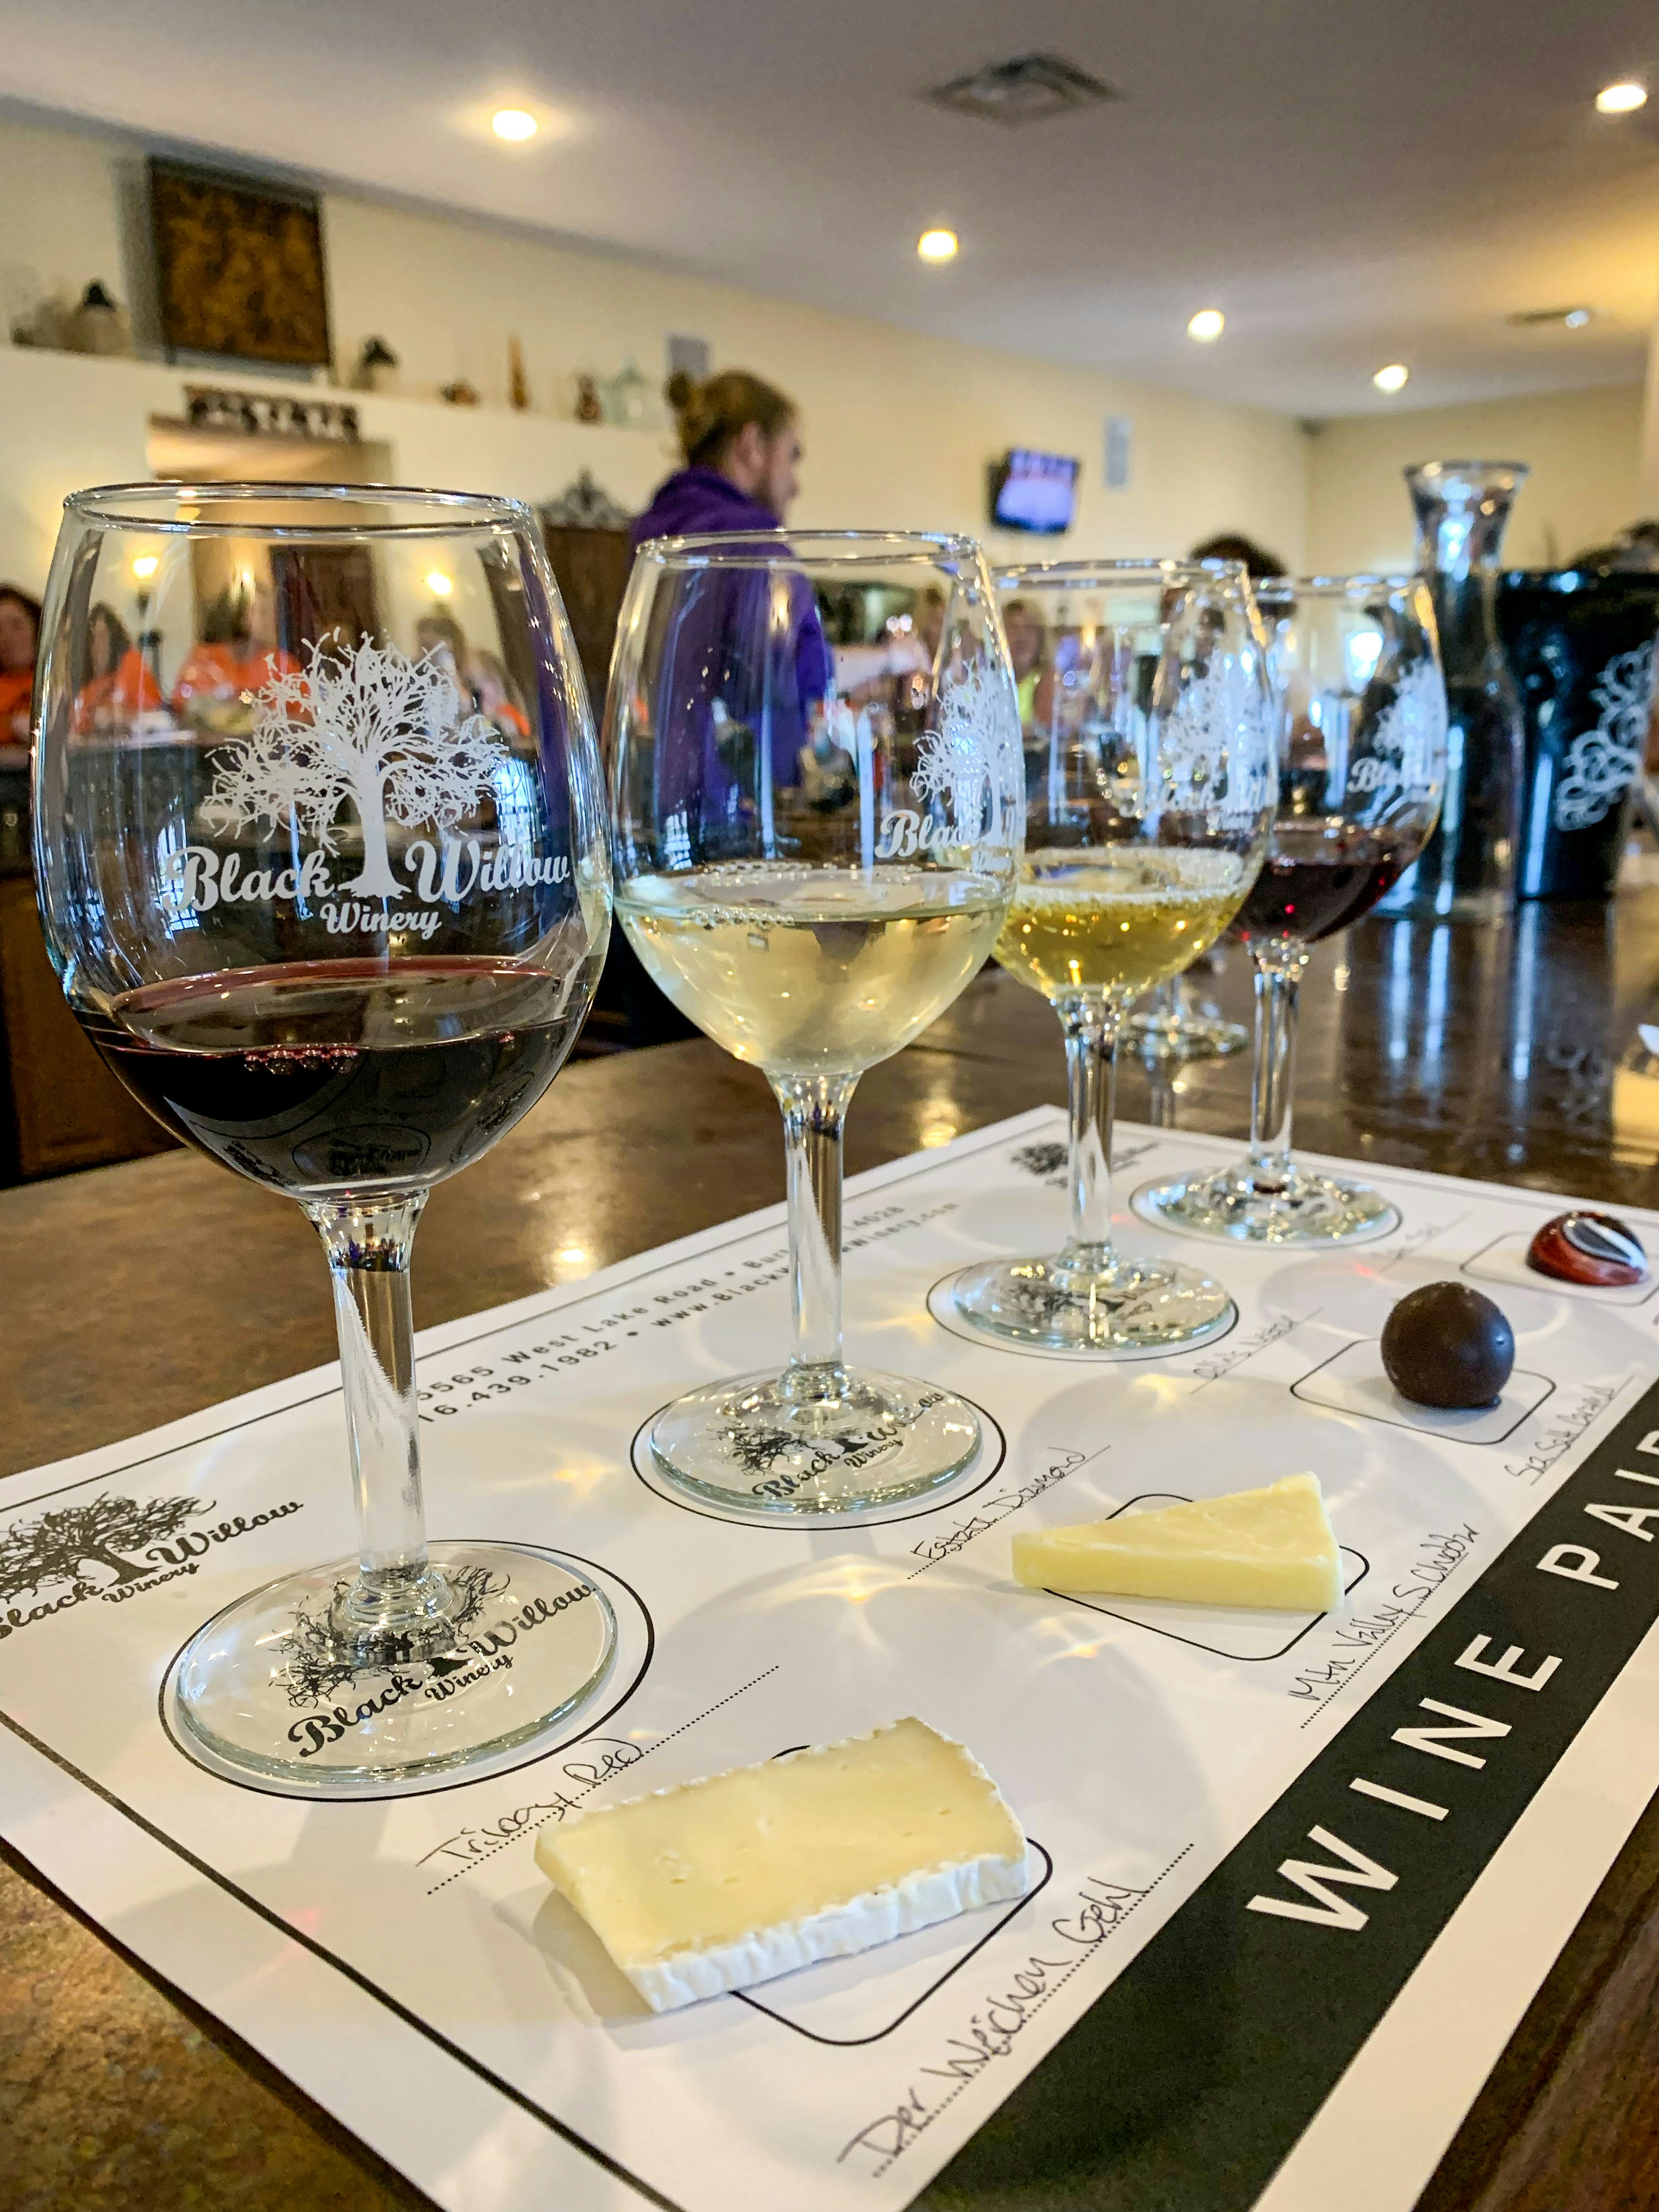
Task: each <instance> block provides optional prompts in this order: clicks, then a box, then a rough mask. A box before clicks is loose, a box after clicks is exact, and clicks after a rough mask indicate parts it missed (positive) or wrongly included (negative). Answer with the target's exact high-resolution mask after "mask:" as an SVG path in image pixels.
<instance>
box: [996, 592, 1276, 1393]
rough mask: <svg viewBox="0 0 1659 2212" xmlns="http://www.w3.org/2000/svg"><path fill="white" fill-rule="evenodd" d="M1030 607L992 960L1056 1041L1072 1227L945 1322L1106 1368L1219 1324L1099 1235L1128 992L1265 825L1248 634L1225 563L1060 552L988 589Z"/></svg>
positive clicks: (1195, 1277)
mask: <svg viewBox="0 0 1659 2212" xmlns="http://www.w3.org/2000/svg"><path fill="white" fill-rule="evenodd" d="M1000 589H1001V591H1002V592H1003V594H1004V598H1005V600H1006V599H1008V598H1010V597H1014V596H1018V597H1022V598H1024V599H1030V600H1031V601H1032V602H1034V603H1035V604H1036V605H1040V606H1041V607H1042V610H1043V612H1044V617H1045V620H1044V628H1045V630H1046V633H1047V635H1048V641H1049V644H1048V666H1047V668H1046V669H1045V671H1043V672H1042V676H1041V678H1040V679H1039V681H1038V682H1037V684H1036V688H1035V691H1034V695H1033V702H1032V714H1031V717H1030V725H1029V726H1030V729H1031V731H1032V732H1034V733H1035V738H1036V742H1035V744H1028V746H1027V750H1026V757H1025V770H1026V837H1025V853H1024V861H1023V864H1022V866H1021V870H1020V882H1019V886H1018V890H1016V892H1015V894H1014V899H1013V903H1012V907H1011V908H1010V910H1009V915H1008V920H1007V921H1006V925H1005V926H1004V927H1003V930H1002V933H1001V935H1000V937H999V938H998V939H997V947H996V952H997V958H998V959H999V960H1000V962H1001V963H1002V965H1003V966H1004V967H1005V968H1006V969H1008V970H1009V972H1010V973H1011V974H1012V975H1017V976H1018V978H1019V980H1020V981H1022V982H1024V983H1027V984H1029V985H1030V987H1031V988H1032V989H1033V990H1036V991H1041V992H1042V994H1043V995H1044V996H1045V997H1046V998H1047V999H1048V1001H1049V1003H1050V1005H1051V1006H1053V1007H1054V1011H1055V1012H1056V1013H1057V1014H1058V1015H1059V1016H1060V1025H1061V1027H1062V1029H1063V1030H1064V1031H1065V1035H1066V1066H1067V1070H1068V1076H1069V1085H1068V1087H1069V1091H1070V1110H1071V1165H1070V1170H1069V1178H1070V1190H1071V1225H1070V1232H1069V1234H1068V1236H1067V1238H1066V1243H1065V1245H1064V1247H1063V1248H1062V1249H1061V1250H1060V1251H1059V1252H1057V1253H1054V1254H1053V1255H1049V1256H1047V1257H1044V1258H1041V1259H1017V1260H1006V1261H992V1262H989V1263H987V1264H984V1265H981V1266H978V1267H972V1268H969V1270H968V1271H967V1273H964V1274H963V1275H961V1276H959V1277H958V1278H957V1282H956V1285H955V1287H954V1292H953V1295H954V1298H955V1302H956V1307H957V1312H958V1313H959V1314H960V1315H961V1316H962V1317H963V1320H965V1321H967V1322H970V1323H971V1324H972V1325H973V1326H974V1327H975V1328H978V1329H981V1330H983V1331H984V1332H985V1334H987V1336H990V1337H993V1338H995V1339H998V1340H1001V1341H1002V1342H1004V1343H1007V1344H1012V1345H1024V1346H1036V1347H1040V1348H1042V1349H1044V1350H1048V1351H1054V1352H1075V1353H1081V1354H1100V1355H1103V1356H1104V1357H1107V1358H1122V1357H1126V1356H1133V1355H1134V1354H1137V1353H1143V1352H1156V1351H1159V1350H1164V1349H1167V1348H1169V1347H1171V1346H1179V1345H1189V1344H1201V1343H1204V1342H1206V1341H1207V1340H1209V1339H1210V1338H1211V1337H1213V1336H1216V1335H1218V1334H1220V1332H1221V1331H1222V1330H1223V1329H1225V1328H1228V1327H1230V1326H1231V1320H1232V1316H1233V1306H1232V1302H1231V1299H1230V1298H1229V1297H1228V1296H1227V1293H1226V1291H1225V1290H1223V1288H1222V1287H1221V1285H1220V1284H1218V1283H1217V1282H1214V1281H1212V1279H1210V1278H1209V1277H1208V1276H1206V1275H1204V1274H1201V1273H1198V1272H1197V1271H1196V1270H1194V1269H1193V1268H1189V1267H1180V1266H1177V1265H1176V1264H1174V1263H1173V1262H1170V1261H1164V1260H1157V1259H1149V1258H1144V1257H1140V1256H1139V1255H1132V1254H1128V1253H1121V1252H1119V1251H1118V1250H1116V1249H1115V1247H1114V1244H1113V1242H1112V1228H1111V1222H1112V1194H1111V1151H1112V1092H1113V1082H1114V1077H1115V1054H1116V1049H1117V1041H1118V1036H1119V1032H1120V1030H1121V1026H1122V1024H1123V1018H1124V1015H1125V1013H1126V1012H1127V1009H1128V1006H1129V1005H1130V1003H1131V1001H1132V1000H1134V999H1136V998H1138V997H1139V994H1141V993H1142V992H1143V991H1146V990H1148V989H1150V988H1151V987H1152V986H1153V985H1155V984H1157V983H1160V982H1162V981H1164V980H1165V978H1167V977H1169V976H1172V975H1176V974H1177V973H1178V972H1179V971H1180V970H1181V969H1183V968H1185V967H1186V966H1187V965H1188V963H1189V962H1190V961H1192V960H1193V959H1194V957H1196V956H1197V955H1198V954H1199V953H1200V952H1202V951H1204V950H1205V949H1206V947H1207V946H1208V945H1212V944H1213V943H1214V941H1215V940H1216V939H1217V938H1218V937H1219V936H1220V934H1221V933H1222V931H1223V930H1224V929H1225V927H1227V924H1228V923H1229V921H1231V919H1232V917H1233V915H1234V914H1235V912H1236V911H1237V908H1238V906H1239V903H1240V902H1241V901H1242V900H1243V897H1244V896H1245V894H1246V892H1247V891H1248V890H1249V887H1250V884H1251V883H1252V881H1253V880H1254V878H1255V872H1256V869H1257V867H1258V866H1260V864H1261V855H1262V854H1263V852H1264V851H1265V849H1266V846H1267V830H1268V826H1269V824H1270V823H1271V822H1272V819H1273V789H1274V777H1273V765H1274V754H1273V720H1272V714H1271V695H1270V693H1269V690H1268V685H1267V669H1266V653H1265V651H1264V649H1263V643H1262V636H1261V629H1260V626H1259V623H1258V622H1257V618H1256V614H1255V607H1254V605H1253V602H1252V600H1251V597H1250V592H1249V584H1248V582H1247V580H1246V579H1245V575H1244V571H1243V568H1242V567H1241V566H1240V565H1239V564H1238V563H1237V562H1220V561H1209V562H1177V561H1149V562H1133V561H1126V562H1116V561H1102V562H1055V563H1054V564H1052V565H1048V566H1043V567H1036V568H1018V569H1014V570H1012V571H1009V572H1007V573H1006V574H1004V575H1003V576H1002V577H1001V578H1000Z"/></svg>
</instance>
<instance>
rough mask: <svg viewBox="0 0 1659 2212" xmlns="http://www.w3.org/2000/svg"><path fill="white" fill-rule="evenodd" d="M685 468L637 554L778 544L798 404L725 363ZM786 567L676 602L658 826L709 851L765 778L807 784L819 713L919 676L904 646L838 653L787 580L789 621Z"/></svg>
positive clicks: (683, 425) (683, 439) (712, 579)
mask: <svg viewBox="0 0 1659 2212" xmlns="http://www.w3.org/2000/svg"><path fill="white" fill-rule="evenodd" d="M679 427H680V447H681V451H682V452H683V453H684V456H685V465H684V467H683V468H680V469H677V470H676V471H674V473H673V475H672V476H671V477H666V478H665V480H664V482H663V483H660V484H659V485H658V487H657V489H656V490H655V491H654V492H653V495H652V497H651V503H650V505H649V506H648V507H647V508H646V510H645V512H644V513H643V514H641V515H640V516H638V517H637V518H636V519H635V522H634V524H633V526H632V527H631V529H630V531H629V539H630V542H631V543H632V544H633V545H634V546H635V549H637V548H638V547H639V546H641V545H642V544H645V543H646V542H647V540H649V539H651V538H700V537H707V536H720V537H732V538H738V539H741V538H745V537H750V536H752V537H753V538H755V539H756V540H757V550H763V548H764V549H767V550H769V548H770V546H771V544H773V542H774V537H775V532H777V531H778V530H779V529H780V528H781V526H782V524H783V522H784V521H785V520H786V518H787V514H788V512H789V509H790V507H791V506H792V505H793V502H794V500H795V496H796V494H797V491H798V489H799V483H798V480H797V473H796V472H797V470H798V469H799V464H800V459H801V444H800V431H799V418H798V416H797V415H796V411H795V406H794V403H793V400H791V399H789V398H787V397H786V396H785V394H784V393H782V392H779V391H777V390H775V388H774V386H771V385H769V384H767V383H765V382H764V381H763V380H762V379H761V378H760V377H758V376H752V375H750V374H749V373H748V372H747V371H746V370H744V369H727V370H726V371H724V372H723V373H722V374H720V375H719V376H716V377H712V378H710V379H709V380H708V382H707V383H704V384H700V385H696V386H693V387H692V388H691V389H690V391H689V392H685V393H684V394H683V395H682V396H681V401H680V426H679ZM774 578H775V572H773V574H772V575H769V574H768V573H767V571H765V570H764V569H763V568H746V569H741V568H740V569H729V568H728V569H724V570H722V569H719V568H711V569H709V570H708V572H707V573H706V574H705V575H704V576H702V578H701V579H699V580H698V582H697V584H696V586H695V587H694V588H693V589H691V590H690V591H689V592H686V593H684V594H683V595H681V596H680V597H679V598H678V600H677V601H676V603H675V606H674V611H673V613H672V615H671V620H672V621H673V622H674V623H675V635H674V636H673V638H672V640H671V641H669V642H668V646H667V649H666V650H665V653H664V654H663V656H662V659H661V661H660V663H659V665H660V668H661V670H662V679H663V680H662V686H661V690H660V691H659V696H658V698H657V700H656V702H654V708H655V720H656V724H657V731H658V741H657V745H656V748H655V754H656V774H657V775H658V778H659V782H664V781H665V783H666V786H667V787H668V788H669V790H670V791H671V793H672V796H671V797H670V798H669V799H668V801H667V803H666V804H665V803H664V797H663V794H662V793H659V818H662V817H664V816H665V815H666V814H669V813H675V812H683V813H684V817H685V818H686V820H687V823H688V826H690V824H692V823H695V824H696V826H697V829H698V830H699V831H700V833H701V834H700V837H699V842H700V843H701V844H702V847H703V848H704V854H705V857H710V858H712V857H714V853H715V850H716V848H719V847H720V845H721V844H722V842H725V840H724V837H723V835H722V832H723V829H725V828H726V826H728V825H729V828H730V830H731V832H732V838H733V842H734V843H735V842H741V836H742V831H741V823H742V818H743V817H744V814H745V812H746V811H747V809H748V807H749V806H750V805H752V804H753V802H754V799H755V793H754V791H753V789H752V785H753V782H754V781H755V779H756V778H757V776H758V775H763V774H764V775H769V778H770V780H771V782H772V784H773V785H774V787H787V786H792V785H794V784H797V783H798V782H799V780H800V776H801V756H802V753H803V751H804V750H805V748H806V747H807V745H808V744H810V743H812V742H814V741H815V739H817V740H820V741H821V740H822V725H823V715H822V714H821V712H820V711H819V710H820V709H821V708H822V707H823V702H824V700H825V698H826V696H828V695H829V692H830V691H831V690H832V689H834V688H836V687H837V686H838V687H839V688H840V689H841V690H842V691H847V690H855V689H857V688H858V687H859V686H860V685H862V684H869V683H872V682H875V681H877V680H878V679H880V678H884V677H888V676H895V675H899V674H903V673H906V672H908V671H909V670H910V669H911V668H912V667H913V666H914V665H915V662H916V660H917V659H919V658H920V655H919V653H918V651H917V648H916V647H915V645H914V644H912V643H910V642H909V641H907V640H904V639H902V638H898V639H895V641H893V643H892V644H891V645H889V646H862V645H854V646H842V647H839V648H836V649H834V650H832V648H831V647H830V645H829V641H828V640H827V639H826V638H825V636H824V634H823V622H822V620H821V619H820V617H819V613H818V609H817V601H816V599H815V597H814V594H813V592H812V587H811V583H810V581H809V580H808V579H807V577H806V576H805V574H803V573H797V574H795V575H793V577H792V578H791V579H790V583H789V599H790V606H789V619H788V620H787V622H786V623H779V622H778V621H777V619H776V614H775V608H774V606H773V605H772V590H773V583H774Z"/></svg>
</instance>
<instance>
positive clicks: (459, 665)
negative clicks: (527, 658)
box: [415, 607, 530, 738]
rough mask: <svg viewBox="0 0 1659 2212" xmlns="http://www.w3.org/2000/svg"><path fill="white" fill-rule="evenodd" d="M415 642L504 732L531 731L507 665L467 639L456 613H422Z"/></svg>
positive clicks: (439, 610) (478, 710) (521, 734)
mask: <svg viewBox="0 0 1659 2212" xmlns="http://www.w3.org/2000/svg"><path fill="white" fill-rule="evenodd" d="M415 643H416V647H417V648H418V649H419V651H421V652H422V653H431V654H432V655H433V657H434V659H436V660H437V661H438V662H439V663H440V664H441V665H442V667H443V668H444V670H445V671H446V672H447V674H448V675H449V676H451V677H453V679H454V683H455V689H456V690H458V691H459V693H460V695H461V696H462V698H463V699H465V701H466V702H468V704H469V705H470V706H471V709H472V711H473V713H474V714H482V715H483V716H484V718H485V719H486V720H489V721H491V722H493V723H494V724H495V727H496V728H497V729H498V730H500V731H501V732H502V734H503V735H504V736H507V737H519V738H527V737H528V736H529V735H530V717H529V715H528V714H526V713H525V711H524V708H522V707H521V706H520V704H519V702H518V701H517V700H516V699H515V698H514V696H513V686H512V684H511V683H510V681H509V680H508V678H507V671H506V669H504V668H503V667H502V666H501V662H500V661H499V660H498V659H496V658H495V654H494V653H484V652H481V651H480V650H479V648H478V647H477V646H475V645H469V644H468V643H467V641H466V633H465V630H464V629H462V628H461V626H460V624H459V623H458V622H457V621H456V619H455V617H454V616H453V615H452V614H448V613H447V612H446V611H445V610H444V609H443V608H442V607H434V608H433V609H432V611H431V612H430V613H429V614H424V615H422V617H421V619H420V620H419V622H417V623H416V625H415Z"/></svg>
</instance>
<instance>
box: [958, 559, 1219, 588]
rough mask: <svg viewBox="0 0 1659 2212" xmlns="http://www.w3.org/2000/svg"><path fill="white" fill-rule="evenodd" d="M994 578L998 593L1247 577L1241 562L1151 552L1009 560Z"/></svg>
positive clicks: (1214, 581)
mask: <svg viewBox="0 0 1659 2212" xmlns="http://www.w3.org/2000/svg"><path fill="white" fill-rule="evenodd" d="M994 581H995V584H996V587H997V589H998V591H999V592H1002V591H1006V590H1009V589H1019V590H1022V591H1025V590H1030V589H1031V588H1033V587H1034V586H1037V585H1039V584H1052V585H1063V586H1068V587H1069V588H1071V589H1073V590H1085V591H1086V590H1087V589H1088V587H1089V586H1090V585H1091V584H1125V583H1130V582H1141V583H1147V584H1159V585H1164V586H1169V585H1180V584H1190V583H1196V582H1204V583H1211V584H1214V583H1223V584H1243V583H1247V582H1248V581H1249V578H1248V576H1247V574H1246V573H1245V568H1244V563H1243V562H1242V561H1183V560H1178V559H1176V558H1174V557H1173V556H1169V557H1166V556H1162V555H1157V554H1152V555H1148V556H1146V557H1145V558H1131V559H1128V560H1111V561H1016V562H1007V563H1006V564H1004V565H1003V566H1001V567H1000V568H998V569H997V570H996V573H995V577H994Z"/></svg>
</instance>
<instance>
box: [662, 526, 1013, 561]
mask: <svg viewBox="0 0 1659 2212" xmlns="http://www.w3.org/2000/svg"><path fill="white" fill-rule="evenodd" d="M638 555H639V558H640V559H641V561H649V562H653V563H654V564H656V565H657V566H659V567H661V568H800V567H802V566H803V565H804V564H810V563H811V562H813V561H814V559H819V560H823V561H826V562H829V561H833V562H838V563H839V562H845V563H848V564H849V565H851V564H854V563H858V562H873V563H880V562H893V561H896V560H901V559H903V558H905V557H906V556H908V557H910V558H912V559H914V558H915V557H917V556H923V555H925V556H927V557H929V558H931V559H932V560H933V561H934V562H936V563H937V562H939V558H940V556H945V558H947V559H950V560H955V561H978V560H980V559H981V557H982V553H981V546H980V543H979V540H978V539H977V538H969V537H965V536H963V535H962V534H960V533H958V532H953V531H939V530H787V529H785V528H784V527H783V526H781V525H780V526H779V527H778V528H777V529H775V530H749V529H744V530H738V531H702V532H688V533H687V534H686V535H685V536H684V537H672V538H646V539H645V540H644V541H643V543H642V544H641V545H640V547H639V549H638Z"/></svg>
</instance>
